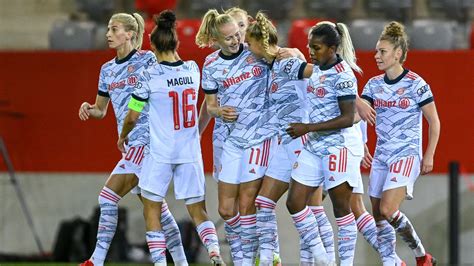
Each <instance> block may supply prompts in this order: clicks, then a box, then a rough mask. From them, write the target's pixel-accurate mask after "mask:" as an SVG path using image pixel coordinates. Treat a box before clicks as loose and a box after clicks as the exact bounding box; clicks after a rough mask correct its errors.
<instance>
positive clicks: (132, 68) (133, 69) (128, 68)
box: [127, 66, 135, 73]
mask: <svg viewBox="0 0 474 266" xmlns="http://www.w3.org/2000/svg"><path fill="white" fill-rule="evenodd" d="M127 71H128V73H132V72H134V71H135V67H134V66H128V67H127Z"/></svg>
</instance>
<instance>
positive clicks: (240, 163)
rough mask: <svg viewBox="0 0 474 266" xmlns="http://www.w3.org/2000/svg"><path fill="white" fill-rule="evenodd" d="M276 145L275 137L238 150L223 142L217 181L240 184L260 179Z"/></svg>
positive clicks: (276, 139)
mask: <svg viewBox="0 0 474 266" xmlns="http://www.w3.org/2000/svg"><path fill="white" fill-rule="evenodd" d="M277 145H278V138H277V137H276V136H275V137H273V138H270V139H267V140H265V141H264V142H262V143H261V144H259V145H255V146H253V147H250V148H248V149H240V148H237V147H235V146H234V145H233V144H232V143H230V142H225V143H224V147H223V151H222V157H221V162H222V169H221V171H220V173H219V181H222V182H224V183H229V184H241V183H246V182H250V181H254V180H257V179H259V178H262V177H263V176H264V175H265V172H266V171H267V168H268V165H269V162H270V161H271V151H272V150H274V149H275V148H276V147H277Z"/></svg>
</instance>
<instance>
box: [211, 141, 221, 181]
mask: <svg viewBox="0 0 474 266" xmlns="http://www.w3.org/2000/svg"><path fill="white" fill-rule="evenodd" d="M222 145H223V143H222V142H220V141H219V142H218V144H217V145H216V144H214V143H213V144H212V178H214V180H215V181H216V182H218V181H219V172H220V171H221V170H222V163H221V157H222V151H223V148H222Z"/></svg>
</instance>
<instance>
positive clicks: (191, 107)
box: [168, 89, 196, 130]
mask: <svg viewBox="0 0 474 266" xmlns="http://www.w3.org/2000/svg"><path fill="white" fill-rule="evenodd" d="M168 95H169V97H171V99H172V100H173V121H174V130H180V129H181V123H180V119H179V118H180V115H179V107H180V104H179V94H178V92H176V91H170V92H168ZM188 96H191V103H188V99H189V97H188ZM181 101H182V104H181V105H182V112H183V114H182V116H183V127H184V128H189V127H194V125H195V124H196V105H195V104H194V102H195V101H196V91H195V90H194V89H185V90H184V91H183V92H182V97H181Z"/></svg>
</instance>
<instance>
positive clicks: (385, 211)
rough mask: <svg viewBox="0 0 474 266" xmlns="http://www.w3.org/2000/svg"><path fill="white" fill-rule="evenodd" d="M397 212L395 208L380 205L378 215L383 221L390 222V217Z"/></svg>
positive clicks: (388, 205)
mask: <svg viewBox="0 0 474 266" xmlns="http://www.w3.org/2000/svg"><path fill="white" fill-rule="evenodd" d="M396 211H397V208H395V207H394V206H390V204H380V215H381V216H382V217H383V219H385V220H387V221H390V220H391V218H392V215H393V214H394V213H395V212H396Z"/></svg>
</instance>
